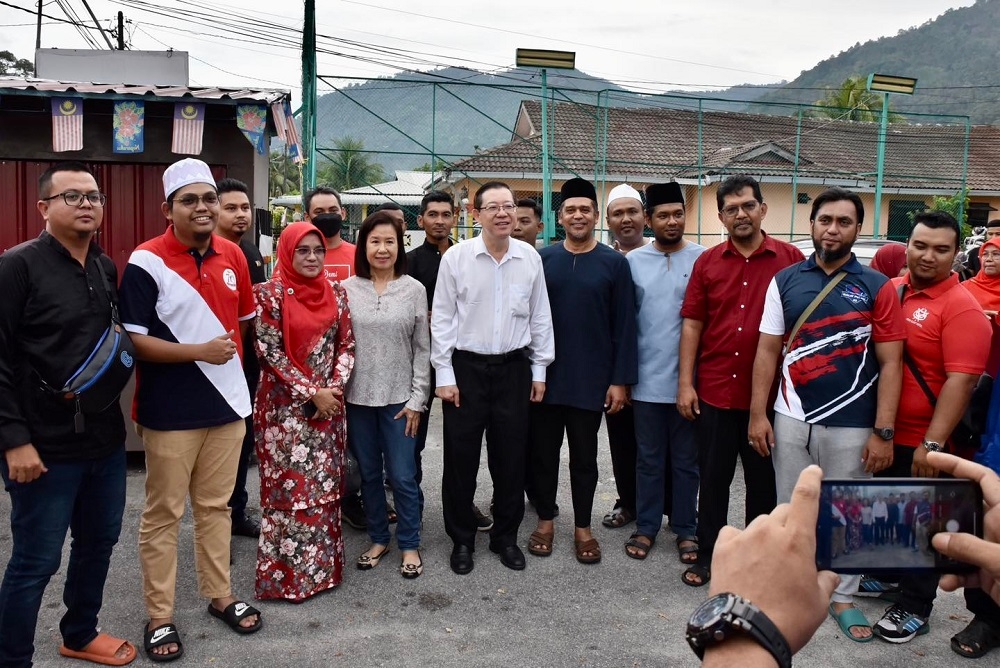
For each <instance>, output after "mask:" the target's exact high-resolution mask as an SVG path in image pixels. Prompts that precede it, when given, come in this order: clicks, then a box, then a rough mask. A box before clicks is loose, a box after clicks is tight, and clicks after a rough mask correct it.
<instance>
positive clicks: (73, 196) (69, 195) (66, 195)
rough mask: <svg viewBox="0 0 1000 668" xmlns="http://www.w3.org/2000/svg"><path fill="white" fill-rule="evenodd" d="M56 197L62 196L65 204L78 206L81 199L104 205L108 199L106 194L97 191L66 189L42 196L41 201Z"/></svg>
mask: <svg viewBox="0 0 1000 668" xmlns="http://www.w3.org/2000/svg"><path fill="white" fill-rule="evenodd" d="M56 197H62V198H63V201H64V202H66V206H80V205H82V204H83V200H85V199H86V200H87V201H88V202H90V203H91V205H93V206H104V203H105V202H107V201H108V197H107V195H105V194H104V193H99V192H92V193H81V192H77V191H76V190H67V191H65V192H61V193H58V194H56V195H51V196H49V197H43V198H42V201H43V202H48V201H49V200H53V199H55V198H56Z"/></svg>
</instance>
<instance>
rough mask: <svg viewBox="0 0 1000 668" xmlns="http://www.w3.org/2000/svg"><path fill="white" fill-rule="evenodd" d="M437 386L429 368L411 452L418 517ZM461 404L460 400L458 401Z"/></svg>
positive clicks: (422, 511) (422, 497)
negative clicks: (428, 386) (427, 391)
mask: <svg viewBox="0 0 1000 668" xmlns="http://www.w3.org/2000/svg"><path fill="white" fill-rule="evenodd" d="M436 386H437V374H436V373H434V367H431V395H430V396H429V397H427V403H426V404H424V414H423V415H421V416H420V424H419V425H417V438H416V441H417V443H416V450H414V452H413V457H414V459H415V460H416V464H417V476H416V480H417V492H418V493H419V496H420V516H421V517H423V516H424V488H423V487H422V486H421V484H420V483H421V482H423V480H424V466H423V461H424V460H423V453H424V447H425V446H426V445H427V427H428V426H430V422H431V406H433V405H434V388H435V387H436ZM459 402H460V403H461V399H459Z"/></svg>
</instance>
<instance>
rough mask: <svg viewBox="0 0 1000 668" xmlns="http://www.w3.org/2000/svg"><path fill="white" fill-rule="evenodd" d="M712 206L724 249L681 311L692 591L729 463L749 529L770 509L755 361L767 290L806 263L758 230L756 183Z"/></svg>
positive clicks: (695, 281)
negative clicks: (693, 471)
mask: <svg viewBox="0 0 1000 668" xmlns="http://www.w3.org/2000/svg"><path fill="white" fill-rule="evenodd" d="M716 200H717V203H718V205H719V220H721V221H722V224H723V225H725V226H726V230H727V231H728V232H729V239H728V240H727V241H726V242H725V243H721V244H719V245H718V246H715V247H714V248H710V249H709V250H707V251H705V252H704V253H702V255H701V257H699V258H698V260H697V261H696V262H695V265H694V271H693V272H692V274H691V280H690V282H689V283H688V287H687V292H686V293H685V296H684V306H683V307H682V308H681V316H682V317H683V318H684V324H683V328H682V330H681V344H680V370H679V371H680V376H679V381H678V385H677V410H678V411H680V413H681V415H683V416H684V417H685V418H687V419H688V420H694V421H695V422H696V423H697V424H696V426H697V431H698V466H699V469H700V473H701V484H700V490H699V494H698V545H699V548H700V549H699V552H698V563H696V564H694V565H692V566H691V567H690V568H688V569H687V570H686V571H684V575H683V576H682V580H683V581H684V584H687V585H690V586H692V587H700V586H702V585H704V584H706V583H707V582H708V580H709V578H710V577H711V574H710V572H709V565H710V564H711V563H712V553H713V551H714V549H715V540H716V538H718V536H719V531H720V530H721V529H722V527H723V526H725V525H726V522H727V521H728V516H729V487H730V485H731V484H732V482H733V474H734V473H735V472H736V458H737V456H739V457H740V459H742V461H743V477H744V478H745V479H746V485H747V496H746V522H747V524H749V523H750V521H751V520H753V519H754V518H755V517H757V516H758V515H763V514H766V513H769V512H771V510H772V509H773V508H774V506H775V504H776V497H775V488H774V467H773V466H772V464H771V459H770V457H762V456H761V455H759V454H757V452H756V451H754V449H753V447H752V446H751V445H750V443H749V442H748V439H747V430H748V428H749V423H750V393H751V389H752V388H751V380H752V377H753V360H754V355H755V354H756V352H757V339H758V338H759V332H758V330H759V328H760V318H761V315H762V314H763V312H764V295H765V293H766V292H767V286H768V284H769V283H770V282H771V279H772V278H774V275H775V274H776V273H778V272H779V271H780V270H782V269H784V268H785V267H787V266H789V265H792V264H795V263H796V262H801V261H802V260H804V259H805V257H804V256H803V255H802V251H800V250H799V249H798V248H796V247H795V246H792V245H791V244H788V243H785V242H783V241H778V240H777V239H774V238H772V237H769V236H767V234H765V233H764V231H763V230H761V229H760V225H761V222H762V221H763V220H764V216H766V215H767V204H765V203H764V197H763V196H762V195H761V192H760V184H759V183H757V181H756V180H755V179H753V178H751V177H749V176H745V175H737V176H731V177H729V178H728V179H726V180H725V181H723V182H722V183H720V184H719V189H718V191H717V193H716ZM696 367H697V369H698V378H697V384H696V381H695V368H696Z"/></svg>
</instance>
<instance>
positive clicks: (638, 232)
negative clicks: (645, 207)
mask: <svg viewBox="0 0 1000 668" xmlns="http://www.w3.org/2000/svg"><path fill="white" fill-rule="evenodd" d="M644 225H645V219H644V216H643V212H642V198H641V197H640V196H639V191H638V190H636V189H635V188H633V187H632V186H630V185H628V184H627V183H622V184H621V185H617V186H615V187H614V188H612V189H611V192H610V193H608V230H610V232H611V238H612V244H611V246H612V248H614V249H615V250H617V251H619V252H621V253H623V254H625V253H628V252H629V251H630V250H635V249H636V248H639V247H640V246H643V245H645V244H646V238H645V237H644V236H643V229H644Z"/></svg>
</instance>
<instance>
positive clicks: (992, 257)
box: [979, 251, 1000, 260]
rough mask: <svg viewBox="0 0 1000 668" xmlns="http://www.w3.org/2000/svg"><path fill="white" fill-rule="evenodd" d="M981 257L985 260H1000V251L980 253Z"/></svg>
mask: <svg viewBox="0 0 1000 668" xmlns="http://www.w3.org/2000/svg"><path fill="white" fill-rule="evenodd" d="M979 257H980V258H982V259H983V260H1000V251H998V252H996V253H980V254H979Z"/></svg>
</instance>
